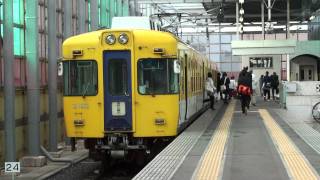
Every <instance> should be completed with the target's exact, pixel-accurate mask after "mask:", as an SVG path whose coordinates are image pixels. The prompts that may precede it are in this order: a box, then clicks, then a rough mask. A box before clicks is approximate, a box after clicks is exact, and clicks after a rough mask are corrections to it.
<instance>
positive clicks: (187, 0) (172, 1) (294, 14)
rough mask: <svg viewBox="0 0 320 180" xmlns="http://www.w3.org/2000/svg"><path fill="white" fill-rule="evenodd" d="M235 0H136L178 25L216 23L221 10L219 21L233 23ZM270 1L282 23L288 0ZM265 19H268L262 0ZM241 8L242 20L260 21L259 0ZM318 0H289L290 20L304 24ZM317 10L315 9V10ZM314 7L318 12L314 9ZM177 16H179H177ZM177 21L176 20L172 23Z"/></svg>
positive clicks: (247, 1) (249, 0)
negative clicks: (148, 5) (242, 11)
mask: <svg viewBox="0 0 320 180" xmlns="http://www.w3.org/2000/svg"><path fill="white" fill-rule="evenodd" d="M237 1H238V0H138V3H140V4H152V5H153V7H155V8H156V9H157V11H158V17H163V18H166V17H170V18H171V21H172V18H173V17H174V16H178V18H176V19H175V18H173V19H175V21H178V20H179V22H178V23H180V24H179V25H180V27H192V26H198V27H199V26H210V25H213V26H214V25H216V23H219V21H218V16H219V14H221V13H222V14H223V18H222V21H220V22H221V23H226V24H230V25H231V26H234V24H235V22H236V2H237ZM270 2H271V5H272V11H271V22H272V23H274V24H277V25H285V24H286V21H287V0H270ZM263 3H264V4H265V5H264V6H265V9H264V15H265V22H267V20H268V10H267V8H266V6H267V4H268V0H264V1H263ZM241 7H242V8H243V9H244V16H243V18H244V23H258V22H261V0H244V3H243V4H242V5H239V8H241ZM319 8H320V0H290V21H291V22H296V23H297V24H305V23H306V22H307V21H308V20H309V18H310V17H311V16H313V15H315V14H316V13H318V14H319V10H318V9H319ZM317 10H318V11H317ZM316 11H317V12H316ZM177 19H178V20H177ZM175 24H177V22H176V23H175Z"/></svg>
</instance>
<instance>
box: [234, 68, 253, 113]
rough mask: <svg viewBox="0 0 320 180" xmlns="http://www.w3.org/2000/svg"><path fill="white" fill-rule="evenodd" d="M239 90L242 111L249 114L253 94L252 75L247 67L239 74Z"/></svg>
mask: <svg viewBox="0 0 320 180" xmlns="http://www.w3.org/2000/svg"><path fill="white" fill-rule="evenodd" d="M237 91H238V93H239V95H240V101H241V109H242V113H243V114H245V115H247V109H249V105H250V101H251V97H250V96H251V94H252V75H251V73H250V72H248V67H245V68H244V69H243V70H242V71H241V72H240V74H239V79H238V87H237Z"/></svg>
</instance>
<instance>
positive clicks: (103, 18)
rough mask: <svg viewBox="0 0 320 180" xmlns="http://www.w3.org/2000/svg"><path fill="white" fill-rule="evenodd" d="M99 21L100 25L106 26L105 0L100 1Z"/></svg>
mask: <svg viewBox="0 0 320 180" xmlns="http://www.w3.org/2000/svg"><path fill="white" fill-rule="evenodd" d="M100 23H101V27H107V0H101V1H100Z"/></svg>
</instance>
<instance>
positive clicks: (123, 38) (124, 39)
mask: <svg viewBox="0 0 320 180" xmlns="http://www.w3.org/2000/svg"><path fill="white" fill-rule="evenodd" d="M118 41H119V43H120V44H127V43H128V41H129V37H128V35H127V34H125V33H122V34H120V36H119V38H118Z"/></svg>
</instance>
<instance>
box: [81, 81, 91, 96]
mask: <svg viewBox="0 0 320 180" xmlns="http://www.w3.org/2000/svg"><path fill="white" fill-rule="evenodd" d="M89 84H90V83H88V84H87V86H86V88H85V89H84V91H83V93H82V97H85V95H86V94H87V91H88V87H89Z"/></svg>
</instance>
